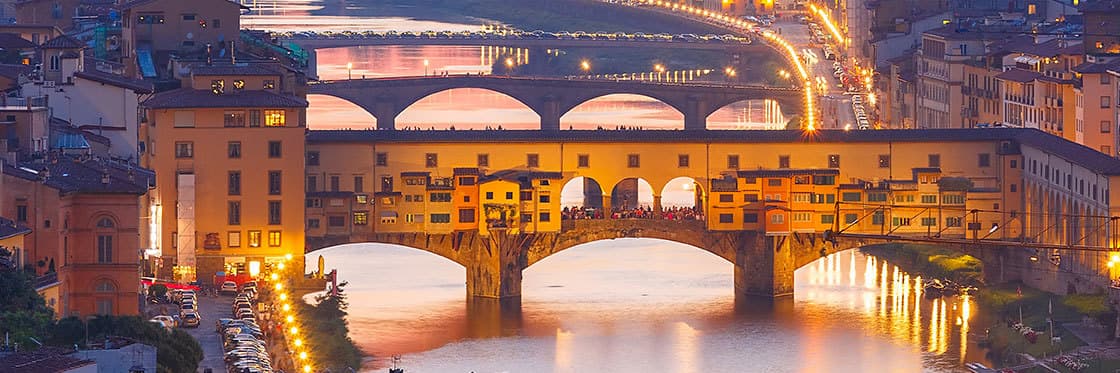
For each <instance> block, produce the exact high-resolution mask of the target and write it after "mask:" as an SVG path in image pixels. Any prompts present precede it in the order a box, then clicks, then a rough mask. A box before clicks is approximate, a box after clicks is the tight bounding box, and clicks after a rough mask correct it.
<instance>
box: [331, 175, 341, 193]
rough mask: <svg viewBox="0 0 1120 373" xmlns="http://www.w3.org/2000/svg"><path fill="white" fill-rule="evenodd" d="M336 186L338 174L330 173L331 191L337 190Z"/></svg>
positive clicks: (337, 184)
mask: <svg viewBox="0 0 1120 373" xmlns="http://www.w3.org/2000/svg"><path fill="white" fill-rule="evenodd" d="M338 186H339V178H338V175H331V191H332V192H337V191H338Z"/></svg>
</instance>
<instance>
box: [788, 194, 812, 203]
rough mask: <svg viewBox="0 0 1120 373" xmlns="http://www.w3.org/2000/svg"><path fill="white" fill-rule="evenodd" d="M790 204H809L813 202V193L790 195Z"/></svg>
mask: <svg viewBox="0 0 1120 373" xmlns="http://www.w3.org/2000/svg"><path fill="white" fill-rule="evenodd" d="M789 199H790V202H805V203H809V202H812V200H813V193H790V195H789Z"/></svg>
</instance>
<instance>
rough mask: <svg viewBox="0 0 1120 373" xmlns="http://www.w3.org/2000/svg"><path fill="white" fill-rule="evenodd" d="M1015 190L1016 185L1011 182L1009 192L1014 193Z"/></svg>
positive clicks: (1016, 188)
mask: <svg viewBox="0 0 1120 373" xmlns="http://www.w3.org/2000/svg"><path fill="white" fill-rule="evenodd" d="M1017 191H1018V185H1015V184H1011V193H1015V192H1017Z"/></svg>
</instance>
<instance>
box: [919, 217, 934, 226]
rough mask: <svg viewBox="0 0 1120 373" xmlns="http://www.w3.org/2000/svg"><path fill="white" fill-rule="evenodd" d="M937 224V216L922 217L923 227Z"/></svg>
mask: <svg viewBox="0 0 1120 373" xmlns="http://www.w3.org/2000/svg"><path fill="white" fill-rule="evenodd" d="M935 225H937V218H922V226H923V227H932V226H935Z"/></svg>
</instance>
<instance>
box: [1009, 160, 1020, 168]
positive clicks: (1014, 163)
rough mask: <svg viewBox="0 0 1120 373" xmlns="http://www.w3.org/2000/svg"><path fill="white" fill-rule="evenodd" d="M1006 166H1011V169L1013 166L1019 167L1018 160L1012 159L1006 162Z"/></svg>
mask: <svg viewBox="0 0 1120 373" xmlns="http://www.w3.org/2000/svg"><path fill="white" fill-rule="evenodd" d="M1007 167H1010V168H1013V169H1014V168H1019V161H1018V160H1014V159H1012V160H1011V161H1010V162H1008V163H1007Z"/></svg>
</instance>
